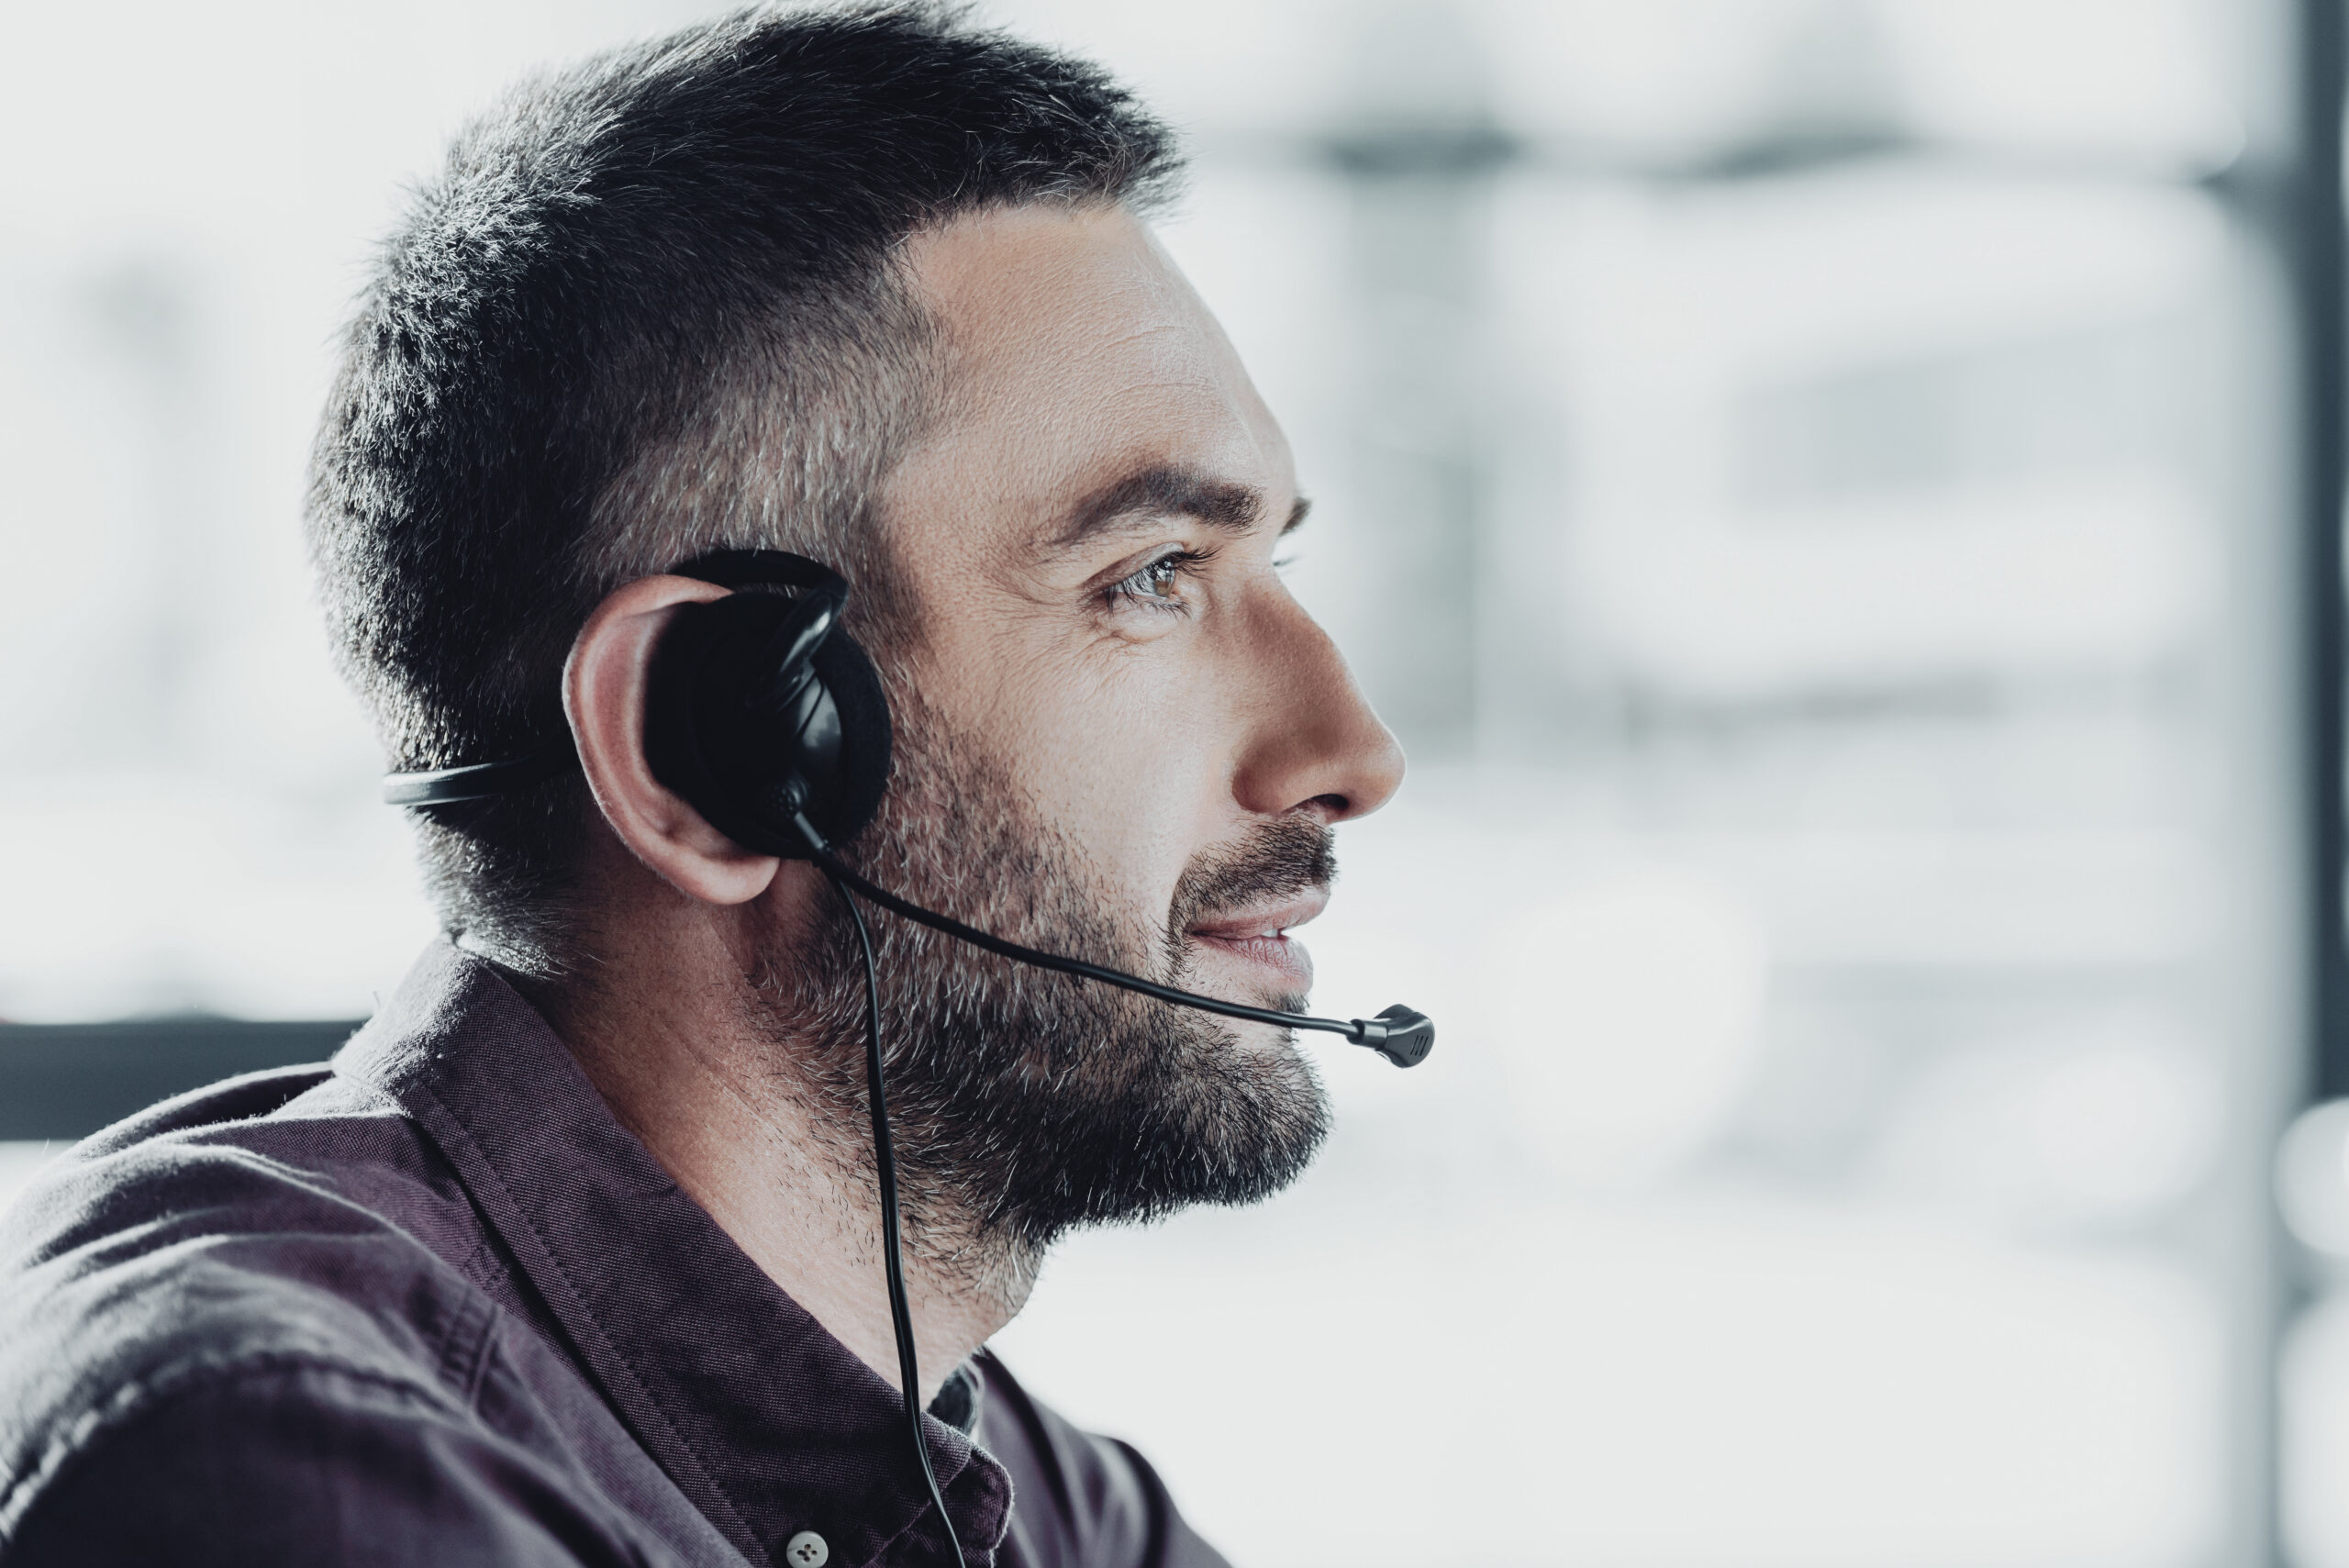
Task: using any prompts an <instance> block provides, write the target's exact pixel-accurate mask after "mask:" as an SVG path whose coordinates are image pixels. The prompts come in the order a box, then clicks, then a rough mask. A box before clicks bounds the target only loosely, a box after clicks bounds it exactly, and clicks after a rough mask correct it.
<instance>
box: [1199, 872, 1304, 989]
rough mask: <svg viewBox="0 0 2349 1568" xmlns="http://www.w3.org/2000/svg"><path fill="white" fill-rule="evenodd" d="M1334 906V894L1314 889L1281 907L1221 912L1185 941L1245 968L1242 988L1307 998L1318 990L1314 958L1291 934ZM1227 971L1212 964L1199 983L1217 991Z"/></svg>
mask: <svg viewBox="0 0 2349 1568" xmlns="http://www.w3.org/2000/svg"><path fill="white" fill-rule="evenodd" d="M1329 903H1330V890H1329V889H1328V888H1326V887H1315V888H1308V889H1307V890H1306V891H1305V892H1303V893H1296V894H1290V895H1286V896H1285V897H1283V898H1281V899H1279V900H1277V901H1268V902H1265V903H1262V904H1252V905H1249V906H1245V907H1243V908H1239V909H1219V910H1217V911H1215V912H1213V913H1211V914H1208V915H1206V916H1203V917H1200V918H1199V919H1197V920H1196V921H1194V922H1192V924H1191V926H1190V929H1187V930H1186V931H1185V932H1184V933H1183V935H1184V937H1185V938H1186V940H1189V941H1190V942H1191V943H1192V944H1193V945H1194V946H1195V947H1196V948H1197V951H1199V952H1200V953H1202V954H1203V955H1206V954H1211V955H1214V957H1215V958H1222V959H1228V960H1230V961H1231V962H1234V963H1236V964H1237V965H1239V966H1241V975H1242V976H1243V978H1242V981H1241V984H1245V985H1248V986H1251V987H1263V988H1265V989H1269V990H1271V991H1272V992H1274V993H1275V994H1277V995H1283V996H1302V995H1305V994H1306V993H1307V992H1308V991H1310V990H1311V989H1312V988H1313V955H1312V954H1311V953H1309V952H1308V951H1305V944H1304V943H1303V942H1300V941H1297V940H1295V939H1293V938H1292V937H1290V936H1289V934H1288V933H1289V932H1290V930H1292V929H1295V928H1296V927H1298V926H1302V925H1304V924H1305V923H1306V922H1307V921H1308V920H1310V919H1312V918H1313V917H1315V916H1316V915H1319V914H1320V913H1321V911H1322V910H1323V909H1324V908H1326V907H1327V906H1329ZM1223 967H1224V966H1223V965H1222V964H1219V963H1216V962H1214V961H1213V959H1210V961H1209V962H1208V965H1207V966H1206V967H1205V969H1204V972H1203V973H1201V974H1200V975H1199V976H1198V978H1199V980H1200V981H1201V982H1202V983H1204V984H1208V985H1210V986H1213V985H1214V984H1215V982H1216V981H1217V980H1218V979H1219V978H1220V976H1219V974H1218V973H1216V972H1217V971H1218V970H1219V969H1222V968H1223ZM1232 999H1233V1000H1240V999H1241V998H1238V997H1234V998H1232Z"/></svg>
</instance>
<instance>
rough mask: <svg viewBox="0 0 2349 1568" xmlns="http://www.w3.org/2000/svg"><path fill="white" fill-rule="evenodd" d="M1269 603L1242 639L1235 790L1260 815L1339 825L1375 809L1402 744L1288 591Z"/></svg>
mask: <svg viewBox="0 0 2349 1568" xmlns="http://www.w3.org/2000/svg"><path fill="white" fill-rule="evenodd" d="M1269 600H1270V602H1267V603H1266V604H1265V605H1264V607H1263V608H1262V610H1261V611H1260V612H1259V616H1258V617H1256V626H1255V627H1254V628H1253V630H1254V632H1255V635H1254V636H1252V638H1250V639H1248V641H1249V643H1250V644H1251V646H1250V647H1249V648H1248V649H1247V651H1246V654H1247V657H1249V659H1250V661H1251V662H1252V663H1254V664H1255V665H1256V673H1255V678H1254V679H1252V680H1251V681H1250V682H1249V683H1248V686H1249V690H1250V692H1251V694H1252V700H1251V701H1250V702H1249V703H1248V704H1247V712H1248V718H1249V724H1250V731H1249V736H1248V740H1247V744H1246V745H1245V747H1244V748H1243V750H1242V751H1241V759H1240V766H1239V772H1238V774H1237V776H1236V777H1235V778H1234V780H1233V781H1232V790H1233V794H1234V795H1236V796H1237V797H1238V799H1239V803H1240V805H1241V807H1242V808H1244V809H1246V810H1248V811H1251V812H1255V813H1258V814H1261V815H1263V816H1267V817H1280V816H1286V815H1287V814H1288V813H1290V812H1293V811H1297V810H1299V809H1308V810H1311V811H1313V812H1314V813H1315V814H1316V815H1318V816H1319V817H1320V818H1321V819H1322V820H1323V821H1324V822H1342V821H1344V820H1345V819H1346V818H1348V817H1360V816H1363V815H1364V814H1365V813H1368V812H1372V811H1375V810H1377V809H1378V808H1379V807H1380V806H1384V805H1386V802H1387V800H1388V799H1389V798H1390V797H1391V796H1392V795H1394V794H1395V791H1396V789H1397V787H1399V786H1400V785H1401V784H1402V782H1403V748H1402V747H1401V746H1400V745H1398V744H1397V742H1396V740H1395V735H1394V732H1393V731H1392V730H1390V729H1388V728H1386V725H1384V724H1382V723H1381V722H1379V717H1378V715H1377V714H1375V713H1374V712H1373V711H1371V706H1370V703H1369V701H1368V699H1366V698H1365V697H1364V695H1363V693H1362V687H1361V686H1360V685H1358V684H1355V681H1354V677H1353V671H1352V670H1350V669H1348V668H1347V667H1346V661H1345V658H1344V656H1343V655H1341V653H1339V651H1338V649H1337V645H1336V644H1335V643H1333V642H1331V641H1330V637H1329V634H1328V633H1327V632H1325V631H1323V630H1322V629H1321V628H1320V626H1319V623H1318V622H1316V621H1315V620H1314V619H1313V617H1311V616H1309V615H1308V614H1306V613H1305V608H1304V606H1301V605H1299V604H1298V603H1297V601H1296V600H1295V599H1293V598H1291V597H1289V595H1288V593H1287V591H1286V589H1282V590H1279V591H1278V592H1276V593H1275V594H1274V595H1269Z"/></svg>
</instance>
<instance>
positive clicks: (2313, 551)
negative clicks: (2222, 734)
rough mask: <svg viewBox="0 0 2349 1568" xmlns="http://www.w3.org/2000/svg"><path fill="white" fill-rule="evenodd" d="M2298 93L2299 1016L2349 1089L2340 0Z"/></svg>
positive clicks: (2305, 46) (2323, 1094)
mask: <svg viewBox="0 0 2349 1568" xmlns="http://www.w3.org/2000/svg"><path fill="white" fill-rule="evenodd" d="M2298 41H2299V57H2300V58H2299V106H2298V107H2299V124H2298V126H2297V127H2296V132H2297V134H2296V135H2295V137H2294V140H2295V141H2296V142H2297V143H2298V145H2297V146H2296V147H2295V148H2294V150H2293V151H2294V158H2293V162H2294V165H2295V167H2294V171H2293V177H2292V181H2291V185H2290V196H2289V217H2288V221H2289V222H2291V224H2292V230H2291V246H2292V263H2293V266H2292V271H2293V276H2294V284H2295V287H2296V290H2297V293H2298V295H2299V297H2298V299H2297V301H2296V302H2295V303H2296V305H2297V306H2298V308H2297V312H2296V315H2297V318H2298V327H2299V373H2300V389H2299V390H2300V409H2301V415H2300V420H2301V424H2300V465H2301V475H2302V479H2301V484H2302V486H2303V488H2302V493H2301V495H2300V498H2299V499H2300V506H2301V514H2302V519H2303V521H2302V528H2301V536H2302V543H2301V552H2302V553H2301V573H2300V590H2301V592H2302V593H2303V594H2304V595H2306V599H2305V602H2304V603H2303V605H2302V606H2301V627H2302V636H2303V638H2304V639H2305V648H2304V658H2305V661H2306V662H2305V666H2304V673H2303V677H2302V678H2303V680H2304V682H2305V688H2304V689H2305V700H2306V703H2307V715H2306V723H2307V727H2308V728H2307V737H2306V740H2305V744H2306V746H2307V748H2308V750H2307V753H2306V760H2307V767H2308V770H2309V772H2308V808H2309V813H2310V819H2309V823H2308V840H2307V841H2308V847H2309V863H2308V866H2307V868H2306V871H2307V876H2308V883H2309V885H2308V902H2309V921H2308V929H2309V940H2310V943H2311V948H2312V951H2310V955H2309V977H2310V986H2311V988H2312V993H2313V994H2312V995H2310V999H2309V1000H2310V1008H2309V1018H2310V1028H2311V1032H2312V1033H2313V1035H2314V1046H2315V1052H2314V1054H2315V1062H2314V1063H2313V1065H2314V1068H2315V1072H2314V1074H2313V1077H2314V1083H2313V1084H2312V1085H2311V1086H2312V1087H2313V1089H2314V1090H2315V1092H2316V1095H2318V1097H2320V1098H2325V1099H2330V1098H2333V1097H2336V1096H2340V1095H2349V942H2345V940H2344V931H2343V898H2344V894H2349V883H2345V882H2344V873H2349V865H2344V861H2343V853H2344V832H2343V813H2344V809H2345V808H2349V799H2344V795H2343V755H2342V748H2343V670H2342V659H2343V647H2342V630H2343V583H2342V539H2341V530H2342V521H2343V439H2344V430H2343V418H2344V416H2345V415H2349V399H2344V388H2343V382H2344V373H2345V372H2349V344H2345V343H2344V341H2343V332H2344V328H2349V302H2344V298H2343V289H2344V280H2343V232H2344V216H2343V192H2342V185H2341V138H2342V103H2343V26H2342V7H2341V0H2300V5H2299V40H2298Z"/></svg>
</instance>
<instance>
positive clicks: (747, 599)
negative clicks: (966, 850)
mask: <svg viewBox="0 0 2349 1568" xmlns="http://www.w3.org/2000/svg"><path fill="white" fill-rule="evenodd" d="M795 602H796V601H794V600H792V599H790V598H786V597H784V596H781V595H774V594H765V593H757V592H745V593H736V594H731V595H728V596H727V597H725V598H723V599H715V600H712V601H710V602H708V603H707V604H694V605H685V606H680V607H679V608H678V610H677V611H676V613H675V615H674V617H673V620H672V623H671V625H670V627H669V628H668V629H667V630H666V631H665V632H663V633H662V638H661V644H660V646H659V647H658V648H657V649H655V650H654V651H653V658H652V669H651V687H650V690H649V691H648V692H647V693H646V698H645V714H644V719H645V737H644V739H645V748H644V749H645V758H646V761H647V762H650V763H651V768H652V776H653V777H654V778H657V779H659V780H660V781H661V782H662V784H666V785H667V786H668V787H669V788H671V789H673V790H674V791H676V792H677V794H678V795H681V796H682V797H684V798H685V801H686V802H688V803H689V804H690V805H692V806H693V807H694V809H695V810H696V811H699V812H700V813H701V814H702V815H703V816H704V817H707V818H708V819H709V822H710V825H711V826H712V827H714V828H717V829H718V831H719V832H721V833H723V834H725V835H726V836H727V837H728V838H729V839H731V840H734V841H735V842H736V843H738V844H740V845H741V846H742V847H743V848H744V849H748V850H755V851H759V852H760V853H762V854H771V855H781V856H784V857H785V858H787V859H794V860H804V859H806V858H807V846H806V844H805V843H804V842H803V841H802V840H801V839H800V836H799V833H798V830H797V828H796V827H795V826H794V825H793V823H792V815H793V812H794V811H795V810H799V811H804V812H806V813H807V819H808V821H810V822H811V823H813V824H814V825H815V827H816V828H817V830H818V832H820V833H822V834H823V835H824V837H825V838H826V840H829V842H831V843H833V844H841V843H845V842H847V841H848V840H851V839H852V838H854V837H855V836H856V834H857V833H859V832H860V831H862V830H863V828H864V827H865V825H866V824H867V823H869V822H871V821H872V820H873V817H874V813H875V812H877V811H878V810H879V809H880V806H881V795H882V792H883V790H884V789H885V788H886V787H887V784H888V781H889V754H890V733H889V731H890V726H889V705H888V699H887V697H886V696H885V695H884V694H883V692H882V689H881V677H880V675H879V673H877V672H876V671H875V670H874V667H873V662H872V660H871V659H869V658H868V657H866V655H865V652H864V650H863V649H862V648H859V647H858V646H857V645H856V642H855V640H854V639H852V638H851V637H849V635H848V634H847V633H846V632H844V631H841V630H839V629H837V628H835V629H834V630H833V631H832V633H831V634H830V635H829V637H827V638H825V639H824V640H823V641H822V642H821V643H819V644H818V646H817V648H816V650H815V651H814V653H813V654H812V655H811V656H810V657H808V658H807V660H806V661H805V662H804V667H802V668H800V669H797V670H786V671H778V670H776V669H775V668H774V662H773V661H774V651H773V649H774V641H775V637H776V633H777V630H778V628H781V627H782V626H783V625H784V623H785V620H786V619H787V618H788V617H790V616H791V614H792V610H793V607H794V605H795ZM778 676H781V677H782V678H781V679H778Z"/></svg>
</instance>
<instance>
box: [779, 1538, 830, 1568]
mask: <svg viewBox="0 0 2349 1568" xmlns="http://www.w3.org/2000/svg"><path fill="white" fill-rule="evenodd" d="M831 1555H832V1549H831V1548H830V1547H829V1546H827V1545H825V1544H824V1538H823V1537H822V1536H820V1535H818V1534H817V1533H816V1532H815V1531H814V1530H812V1529H803V1530H801V1531H800V1532H799V1533H798V1534H797V1535H795V1536H793V1537H792V1538H791V1539H790V1540H787V1541H785V1542H784V1543H783V1560H784V1561H785V1562H788V1563H790V1564H791V1568H824V1564H825V1563H826V1562H829V1560H830V1558H831Z"/></svg>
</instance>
